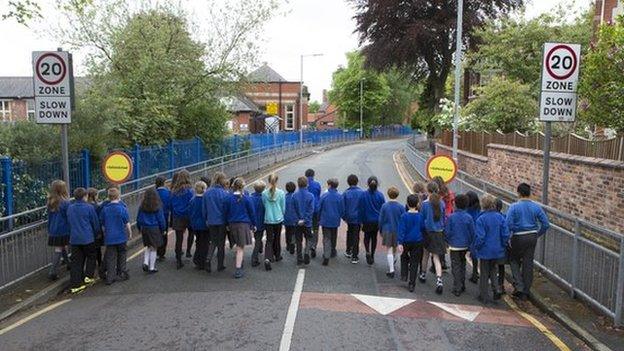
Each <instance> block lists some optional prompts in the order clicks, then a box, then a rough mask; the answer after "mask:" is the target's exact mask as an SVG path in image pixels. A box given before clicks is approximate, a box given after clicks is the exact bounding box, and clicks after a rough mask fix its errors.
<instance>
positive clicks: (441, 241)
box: [418, 182, 446, 294]
mask: <svg viewBox="0 0 624 351" xmlns="http://www.w3.org/2000/svg"><path fill="white" fill-rule="evenodd" d="M439 191H440V187H439V186H438V184H437V183H436V182H431V183H429V184H427V193H428V194H429V197H428V199H427V200H426V201H425V202H423V204H422V208H421V214H422V216H423V218H424V220H425V232H426V234H425V250H424V252H423V258H422V265H421V271H420V275H419V277H418V279H419V280H420V282H421V283H424V282H425V281H426V272H427V265H428V262H429V254H431V255H432V256H433V265H434V268H435V274H436V293H438V294H442V291H443V284H442V264H441V261H440V258H441V257H443V256H444V255H446V238H445V236H444V222H445V221H446V216H445V212H444V208H445V205H444V201H442V199H440V195H439Z"/></svg>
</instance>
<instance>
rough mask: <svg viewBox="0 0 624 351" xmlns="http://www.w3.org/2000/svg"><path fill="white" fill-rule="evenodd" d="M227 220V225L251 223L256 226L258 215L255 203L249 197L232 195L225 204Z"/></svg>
mask: <svg viewBox="0 0 624 351" xmlns="http://www.w3.org/2000/svg"><path fill="white" fill-rule="evenodd" d="M225 218H226V220H227V223H228V224H230V223H249V224H250V225H252V226H255V225H256V214H255V211H254V206H253V202H252V201H251V198H250V197H249V196H248V195H245V194H241V195H238V194H234V193H232V194H230V195H229V196H228V198H227V200H226V202H225Z"/></svg>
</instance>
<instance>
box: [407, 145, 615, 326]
mask: <svg viewBox="0 0 624 351" xmlns="http://www.w3.org/2000/svg"><path fill="white" fill-rule="evenodd" d="M413 142H414V140H411V141H410V142H408V145H407V147H406V148H405V156H406V159H407V160H408V163H409V164H410V165H411V167H412V168H413V170H414V171H415V172H416V173H417V174H418V175H419V176H420V177H421V178H422V179H427V177H426V169H425V167H426V163H427V159H428V154H426V153H424V152H422V151H419V150H417V149H416V148H415V147H414V146H413V145H412V144H413ZM451 189H452V190H453V191H454V192H456V193H465V192H467V191H469V190H472V191H474V192H476V193H477V194H479V196H481V195H483V194H486V193H489V194H492V195H494V196H498V197H500V198H501V199H502V200H503V203H504V204H505V210H506V209H507V208H508V206H509V205H510V204H511V203H512V202H513V201H515V199H516V198H517V197H516V195H515V194H513V193H511V192H509V191H507V190H505V189H502V188H500V187H498V186H496V185H494V184H491V183H489V182H486V181H484V180H482V179H477V178H475V177H472V176H471V175H469V174H466V173H465V172H463V171H459V172H458V177H457V178H456V179H455V180H454V181H453V182H452V183H451ZM542 207H543V208H544V210H545V211H546V213H547V214H548V216H549V219H550V221H551V224H552V225H551V228H550V229H549V230H548V233H546V234H545V235H543V236H542V237H541V238H540V239H539V240H538V244H537V247H536V249H535V263H536V266H537V267H538V268H539V269H540V270H542V271H543V272H544V273H545V274H546V275H547V276H548V277H549V278H551V279H552V280H553V281H555V282H556V283H557V284H558V285H560V286H562V287H563V288H564V289H565V290H567V291H568V292H569V294H570V296H572V297H578V298H579V299H581V300H583V301H585V302H586V303H588V304H590V305H591V306H593V307H594V308H596V309H598V310H600V311H601V312H603V313H604V314H605V315H607V316H609V317H611V318H613V320H614V324H615V325H617V326H621V325H622V324H623V322H624V321H623V320H622V318H623V314H624V306H623V303H624V235H622V234H621V233H617V232H614V231H612V230H609V229H606V228H603V227H600V226H597V225H595V224H593V223H590V222H588V221H585V220H583V219H579V218H577V217H574V216H571V215H569V214H567V213H563V212H561V211H559V210H557V209H554V208H552V207H549V206H544V205H542Z"/></svg>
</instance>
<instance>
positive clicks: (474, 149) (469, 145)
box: [441, 131, 624, 161]
mask: <svg viewBox="0 0 624 351" xmlns="http://www.w3.org/2000/svg"><path fill="white" fill-rule="evenodd" d="M441 142H442V144H444V145H447V146H452V145H453V132H452V131H444V132H443V133H442V135H441ZM488 144H503V145H512V146H518V147H524V148H529V149H538V150H542V149H543V148H544V134H542V133H537V134H526V135H525V134H522V133H519V132H515V133H508V134H503V133H500V132H496V133H487V132H467V131H463V132H459V140H458V148H459V149H460V150H463V151H466V152H471V153H473V154H478V155H483V156H487V147H486V146H487V145H488ZM551 150H552V152H562V153H567V154H572V155H579V156H587V157H596V158H606V159H611V160H618V161H624V134H621V135H618V136H616V137H615V138H613V139H606V140H588V139H585V138H583V137H580V136H578V135H576V134H568V135H565V136H561V137H553V138H552V145H551Z"/></svg>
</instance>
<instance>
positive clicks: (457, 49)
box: [453, 0, 464, 160]
mask: <svg viewBox="0 0 624 351" xmlns="http://www.w3.org/2000/svg"><path fill="white" fill-rule="evenodd" d="M463 15H464V0H457V39H456V43H455V44H456V47H455V113H454V116H453V158H454V159H456V160H457V138H458V135H457V132H458V129H459V104H460V102H459V90H460V86H459V85H460V83H461V71H462V69H461V56H462V29H463V28H462V25H463Z"/></svg>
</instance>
